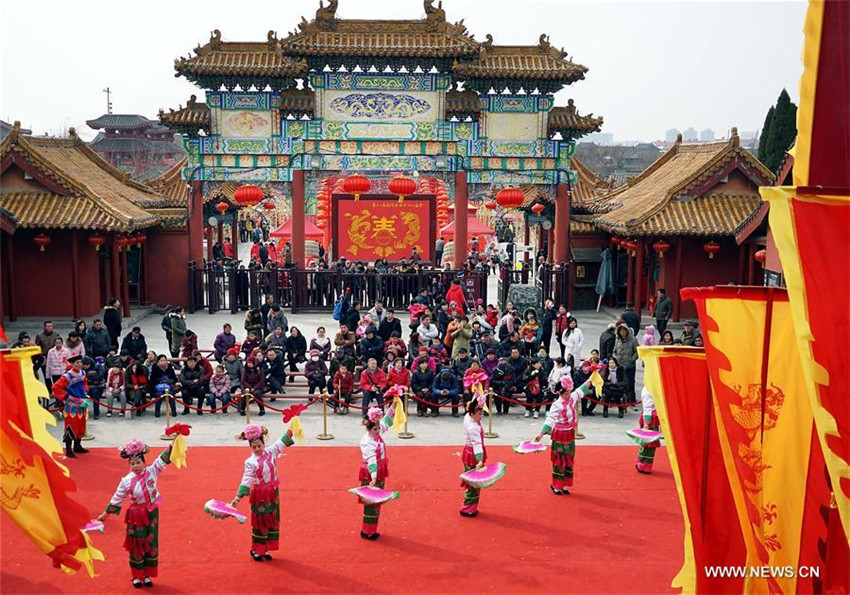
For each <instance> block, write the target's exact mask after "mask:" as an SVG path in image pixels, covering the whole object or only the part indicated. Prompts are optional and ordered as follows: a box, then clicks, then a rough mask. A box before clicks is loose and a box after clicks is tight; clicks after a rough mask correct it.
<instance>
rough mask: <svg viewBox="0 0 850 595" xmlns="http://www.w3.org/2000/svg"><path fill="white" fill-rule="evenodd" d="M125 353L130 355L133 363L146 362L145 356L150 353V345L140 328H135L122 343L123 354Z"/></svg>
mask: <svg viewBox="0 0 850 595" xmlns="http://www.w3.org/2000/svg"><path fill="white" fill-rule="evenodd" d="M124 351H126V352H127V353H128V354H129V355H130V359H132V360H133V361H145V356H146V355H147V353H148V344H147V341H145V336H144V335H143V334H142V329H141V328H140V327H138V326H134V327H133V330H132V331H130V334H129V335H127V336H126V337H124V340H123V341H122V342H121V352H124Z"/></svg>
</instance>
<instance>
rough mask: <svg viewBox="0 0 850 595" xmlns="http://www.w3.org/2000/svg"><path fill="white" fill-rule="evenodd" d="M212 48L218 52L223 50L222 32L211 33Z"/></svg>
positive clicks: (214, 31)
mask: <svg viewBox="0 0 850 595" xmlns="http://www.w3.org/2000/svg"><path fill="white" fill-rule="evenodd" d="M210 47H211V48H212V49H213V50H216V51H217V50H220V49H221V31H219V30H218V29H213V30H212V31H211V32H210Z"/></svg>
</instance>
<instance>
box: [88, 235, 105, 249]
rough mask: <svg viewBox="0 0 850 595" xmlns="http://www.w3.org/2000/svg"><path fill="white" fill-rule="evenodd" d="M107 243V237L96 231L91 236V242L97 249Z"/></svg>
mask: <svg viewBox="0 0 850 595" xmlns="http://www.w3.org/2000/svg"><path fill="white" fill-rule="evenodd" d="M105 243H106V238H105V237H103V236H102V235H100V234H99V233H96V234H95V235H93V236H89V244H90V245H92V246H94V249H95V250H100V247H101V246H103V245H104V244H105Z"/></svg>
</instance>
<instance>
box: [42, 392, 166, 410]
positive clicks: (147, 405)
mask: <svg viewBox="0 0 850 595" xmlns="http://www.w3.org/2000/svg"><path fill="white" fill-rule="evenodd" d="M164 398H165V395H162V396H159V397H157V398H155V399H154V400H153V401H148V402H147V403H145V404H144V405H140V406H138V407H114V406H112V405H107V404H106V403H104V402H102V401H101V400H100V399H92V401H93V402H94V401H97V403H98V407H104V408H106V409H111V410H113V411H141V410H143V409H147V408H148V407H150V406H151V405H155V404H156V403H157V401H161V400H163V399H164ZM171 398H172V399H175V398H176V397H174V395H171ZM64 409H65V405H62V406H61V407H58V408H56V409H48V411H49V412H50V413H56V412H57V411H63V410H64Z"/></svg>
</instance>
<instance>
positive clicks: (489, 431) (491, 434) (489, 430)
mask: <svg viewBox="0 0 850 595" xmlns="http://www.w3.org/2000/svg"><path fill="white" fill-rule="evenodd" d="M487 410H488V411H489V414H488V415H487V431H486V432H484V437H485V438H498V437H499V435H498V434H497V433H496V432H494V431H493V415H494V414H493V389H492V388H489V389H487Z"/></svg>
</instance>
